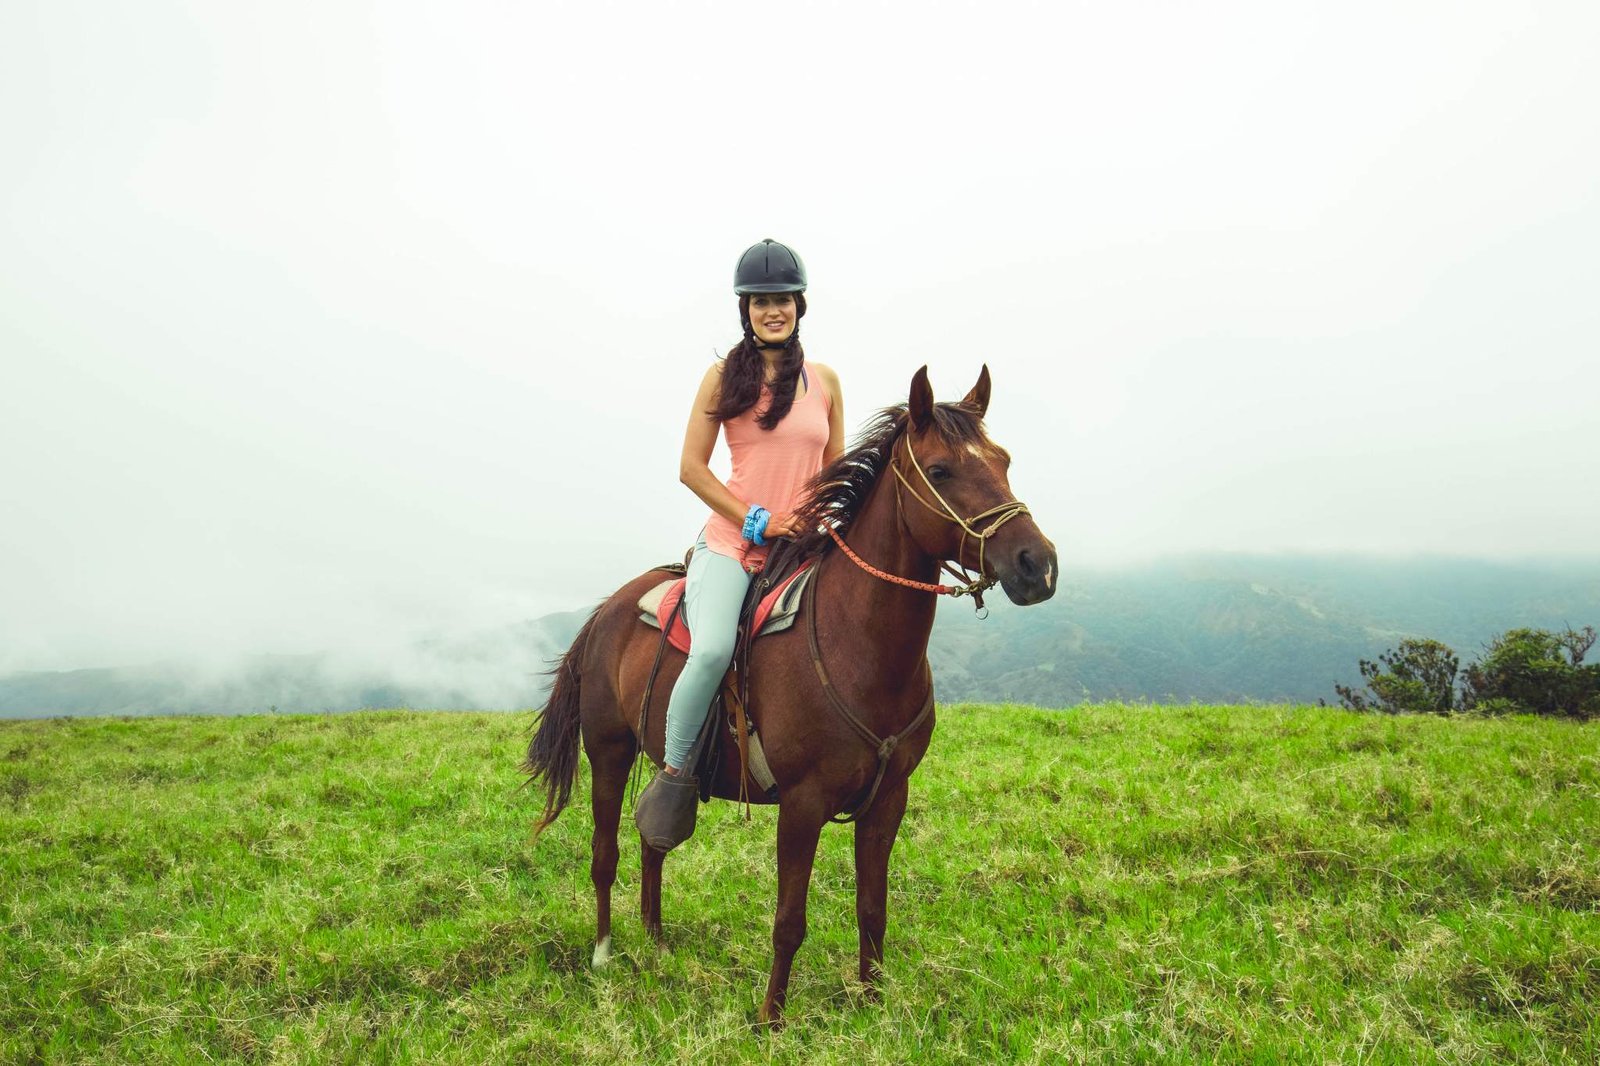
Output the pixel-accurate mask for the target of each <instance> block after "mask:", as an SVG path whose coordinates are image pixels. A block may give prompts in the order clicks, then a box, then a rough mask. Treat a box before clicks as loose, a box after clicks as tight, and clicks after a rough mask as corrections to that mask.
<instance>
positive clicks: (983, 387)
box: [961, 363, 989, 418]
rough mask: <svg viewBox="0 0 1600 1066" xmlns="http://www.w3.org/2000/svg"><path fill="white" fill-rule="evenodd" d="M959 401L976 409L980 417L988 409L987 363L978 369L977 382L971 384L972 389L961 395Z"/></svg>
mask: <svg viewBox="0 0 1600 1066" xmlns="http://www.w3.org/2000/svg"><path fill="white" fill-rule="evenodd" d="M961 402H962V403H964V404H966V405H967V406H968V407H976V408H977V409H978V417H979V418H982V417H983V416H984V415H985V414H986V413H988V410H989V364H988V363H984V364H983V369H982V370H980V371H978V383H977V384H976V385H974V386H972V391H971V392H969V393H967V394H966V396H964V397H962V399H961Z"/></svg>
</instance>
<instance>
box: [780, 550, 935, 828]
mask: <svg viewBox="0 0 1600 1066" xmlns="http://www.w3.org/2000/svg"><path fill="white" fill-rule="evenodd" d="M818 577H820V575H818ZM820 584H821V582H820V581H819V580H818V578H816V577H814V578H812V579H811V587H810V588H809V589H807V590H806V591H807V592H808V593H810V595H809V596H808V597H807V599H808V600H809V601H810V603H809V605H808V606H807V607H806V639H807V640H808V641H809V642H810V644H811V665H812V666H813V667H815V668H816V671H817V680H818V681H820V682H822V691H823V692H825V693H827V695H828V702H829V703H831V704H833V709H834V710H836V711H838V712H839V716H840V717H841V718H843V719H844V720H845V724H846V725H848V726H849V727H850V728H851V729H853V730H855V732H856V735H857V736H859V737H860V738H861V739H862V740H864V741H866V742H867V744H868V745H869V746H870V747H872V748H874V749H875V750H876V751H877V753H878V772H877V773H876V774H874V775H873V778H872V787H871V788H869V789H868V790H867V797H866V799H864V800H862V801H861V802H860V803H859V804H857V805H856V807H855V809H854V810H850V811H845V812H843V813H842V815H839V814H836V815H833V816H832V817H830V818H829V819H828V820H829V821H830V822H834V823H837V824H839V825H843V824H845V823H847V822H854V821H857V820H859V819H860V818H861V817H862V816H863V815H865V814H866V813H867V811H868V810H869V809H870V808H871V807H872V801H873V800H875V799H877V798H878V786H879V785H881V784H883V775H884V771H886V770H887V769H888V768H889V759H890V758H891V757H892V756H893V755H894V750H895V749H896V748H898V747H899V746H900V742H901V741H903V740H905V739H906V738H907V737H909V736H911V734H913V733H915V732H916V731H917V730H918V729H920V728H921V727H922V723H923V722H924V721H926V720H927V717H928V715H930V714H932V713H933V677H932V676H931V675H929V677H928V698H927V700H926V701H925V702H924V703H923V704H922V710H920V711H918V712H917V716H916V717H915V718H913V719H912V720H911V724H910V725H908V726H906V727H905V728H904V729H902V730H900V732H898V733H896V734H894V735H893V736H891V737H888V738H884V737H880V736H878V734H876V733H874V732H873V731H872V729H871V728H870V727H869V726H868V725H867V723H865V722H863V721H862V720H861V718H860V717H859V716H858V715H857V714H856V713H855V712H854V711H852V710H851V709H850V708H849V706H847V705H846V704H845V702H844V700H843V699H841V698H840V696H839V691H838V689H836V688H834V687H833V682H832V681H831V680H830V679H829V678H828V671H827V669H826V668H825V667H824V666H823V665H822V648H821V646H820V645H819V644H818V643H817V597H818V595H819V593H818V591H817V588H818V586H819V585H820ZM922 664H923V672H924V673H927V669H928V665H927V664H928V660H927V659H926V658H924V659H923V660H922Z"/></svg>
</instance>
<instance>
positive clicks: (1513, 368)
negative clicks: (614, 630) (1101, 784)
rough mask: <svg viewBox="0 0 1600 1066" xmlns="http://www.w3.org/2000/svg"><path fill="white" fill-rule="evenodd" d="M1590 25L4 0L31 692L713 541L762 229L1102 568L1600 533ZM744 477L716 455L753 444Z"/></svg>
mask: <svg viewBox="0 0 1600 1066" xmlns="http://www.w3.org/2000/svg"><path fill="white" fill-rule="evenodd" d="M1597 54H1600V5H1596V4H1594V3H1592V2H1578V3H1549V2H1545V3H1537V4H1528V3H1520V2H1518V3H1513V2H1507V3H1496V4H1481V3H1480V4H1472V3H1437V4H1404V3H1401V4H1396V3H1392V2H1390V3H1379V4H1352V3H1348V2H1341V3H1323V4H1317V5H1307V4H1294V3H1284V2H1281V0H1272V2H1265V3H1257V4H1236V5H1226V4H1186V5H1180V4H1141V3H1128V4H1094V5H1087V4H1085V5H1068V4H1050V5H1043V4H1040V5H1029V4H1014V3H1013V4H997V3H993V2H987V3H983V4H962V5H949V4H944V5H939V4H935V5H929V4H923V3H916V4H913V3H900V4H894V5H886V4H879V3H862V2H849V3H818V4H808V5H784V6H781V7H779V6H775V5H774V6H758V5H751V4H735V3H720V2H717V3H698V4H662V3H659V2H652V3H635V4H606V3H590V4H583V5H578V4H563V5H554V4H533V3H529V4H510V3H495V4H488V3H453V4H401V3H394V2H384V3H372V4H356V3H327V2H322V3H315V4H312V3H285V2H275V3H271V4H259V5H238V4H222V5H219V4H205V3H189V4H183V3H173V2H163V0H145V2H142V3H137V4H105V3H75V2H63V0H39V2H30V0H8V2H7V3H6V4H5V5H4V6H3V7H0V128H3V130H4V138H3V145H4V152H5V156H6V162H5V164H4V165H3V166H0V207H3V211H4V215H3V218H0V671H5V670H14V669H56V668H64V667H71V666H82V665H96V664H101V663H111V662H120V661H135V660H138V659H140V658H145V657H149V656H152V655H167V654H187V653H196V652H205V653H215V654H227V653H232V652H237V651H242V650H260V651H266V650H272V651H301V650H309V649H313V648H321V647H327V646H330V645H341V646H351V645H356V646H359V645H361V644H364V643H368V642H370V643H372V644H373V645H374V646H378V645H386V644H389V643H392V642H393V641H395V640H397V639H401V638H404V637H407V636H410V635H414V634H421V633H428V632H438V631H452V632H454V631H461V630H470V629H474V628H492V627H496V626H500V625H504V624H506V623H509V622H515V621H518V620H521V619H524V618H528V617H532V616H535V615H539V614H542V613H545V612H548V611H552V610H563V609H572V608H576V607H579V606H589V605H591V604H593V603H594V602H596V601H597V600H598V599H600V598H601V597H603V596H604V595H606V594H608V593H610V592H611V591H612V590H614V589H615V588H616V587H617V586H618V585H620V584H621V583H622V582H623V581H625V580H627V579H628V578H630V577H631V576H633V575H634V574H635V573H637V572H638V571H640V570H642V569H644V568H645V567H647V566H649V565H651V564H654V563H658V562H662V561H665V560H669V559H673V558H677V557H680V556H681V554H682V552H683V550H684V548H685V547H686V546H687V545H688V544H689V543H690V542H691V541H692V540H693V538H694V536H695V533H696V531H697V530H698V529H699V526H700V524H701V522H702V521H703V519H704V516H705V513H706V509H705V507H704V506H703V505H702V504H701V503H700V502H699V501H698V500H697V499H696V498H695V497H694V496H693V495H692V494H691V493H690V492H689V490H688V489H686V488H684V487H683V486H682V485H680V484H679V483H678V481H677V476H676V475H677V462H678V452H679V447H680V443H681V440H682V434H683V427H684V423H685V421H686V419H687V416H688V413H689V407H690V401H691V399H692V397H693V394H694V390H695V386H696V384H697V382H698V380H699V378H700V375H701V373H702V372H703V371H704V369H705V367H706V366H707V365H708V363H709V362H710V361H711V360H712V359H713V358H714V356H715V354H716V353H717V352H718V351H722V350H726V348H727V347H728V346H729V345H730V344H731V343H732V342H733V341H735V340H737V338H738V321H737V315H736V309H735V303H734V297H733V296H732V294H731V275H732V269H733V264H734V261H735V259H736V258H737V256H738V254H739V252H740V251H741V250H742V249H743V248H744V247H745V246H746V245H748V244H750V243H751V242H753V241H756V240H759V239H760V238H762V237H768V236H770V237H774V238H776V239H778V240H782V241H785V242H787V243H789V244H791V245H793V246H794V247H795V248H796V249H798V250H799V252H800V253H801V255H803V256H804V257H805V260H806V263H807V266H808V267H809V270H810V275H811V289H810V292H809V293H808V298H809V301H810V307H811V310H810V314H809V315H808V316H807V318H806V319H805V323H804V327H803V333H802V336H803V337H804V339H805V341H806V347H807V351H808V352H809V353H810V355H811V356H812V357H813V358H816V359H818V360H821V361H823V362H827V363H830V364H832V365H833V366H834V367H835V368H837V370H838V371H839V374H840V376H841V378H842V380H843V384H844V390H845V400H846V421H847V424H848V425H849V426H850V428H851V430H852V432H853V431H854V429H855V428H856V427H857V426H859V425H860V424H861V422H862V421H863V420H864V419H866V418H867V416H869V415H870V414H871V413H872V412H873V411H875V410H876V409H877V408H879V407H881V406H884V405H886V404H890V403H893V402H896V401H898V400H902V399H904V397H905V394H906V388H907V384H908V383H909V381H910V378H911V376H912V374H913V372H914V371H915V370H916V368H917V367H918V366H920V365H922V364H923V363H927V364H929V366H930V368H931V374H932V380H933V383H934V388H935V392H936V394H937V395H938V396H940V397H941V398H944V399H956V398H959V396H960V395H961V394H962V393H963V392H965V391H966V389H967V388H968V387H969V386H970V385H971V384H972V382H973V380H974V378H975V377H976V375H977V373H978V368H979V366H980V365H981V364H982V363H984V362H985V361H986V362H987V363H988V364H989V367H990V369H991V371H992V373H993V377H994V399H993V403H992V405H991V408H990V417H989V429H990V432H991V435H992V436H993V437H994V438H995V439H996V440H998V441H999V442H1000V443H1002V444H1004V445H1006V446H1007V447H1008V448H1009V449H1010V451H1011V452H1012V453H1013V455H1014V456H1015V464H1014V466H1013V469H1012V482H1013V486H1014V488H1015V489H1016V491H1017V493H1018V495H1019V496H1021V497H1022V498H1023V499H1024V500H1026V501H1027V502H1028V503H1029V504H1030V505H1031V506H1032V508H1033V511H1034V513H1035V515H1036V516H1037V518H1038V520H1039V523H1040V525H1041V527H1042V528H1043V529H1044V530H1045V532H1046V533H1047V535H1049V536H1051V537H1052V538H1053V539H1054V540H1055V542H1056V544H1057V546H1058V547H1059V549H1060V552H1061V559H1062V563H1063V566H1064V568H1065V569H1066V577H1067V579H1068V580H1070V575H1071V570H1072V568H1075V567H1076V568H1081V567H1087V566H1100V565H1105V564H1115V563H1122V562H1128V561H1137V560H1141V559H1148V558H1152V557H1157V556H1161V555H1165V554H1170V553H1177V552H1190V551H1210V550H1224V551H1286V550H1287V551H1308V552H1309V551H1328V550H1339V551H1359V552H1387V553H1393V552H1404V553H1412V552H1425V553H1446V554H1451V555H1467V556H1506V555H1518V556H1521V555H1533V554H1547V553H1593V552H1594V551H1595V550H1596V549H1595V538H1596V532H1597V530H1600V492H1597V491H1595V489H1594V487H1593V486H1594V485H1595V484H1596V483H1597V481H1600V479H1597V478H1596V472H1597V471H1596V468H1597V465H1600V463H1597V460H1596V457H1595V441H1596V437H1595V432H1594V431H1595V429H1596V426H1597V423H1600V398H1597V391H1596V387H1595V386H1596V380H1595V373H1594V367H1595V365H1596V361H1597V356H1600V300H1597V294H1600V192H1597V190H1600V121H1597V118H1596V115H1597V111H1596V101H1600V61H1597V58H1596V57H1597ZM718 455H719V458H718V460H717V464H718V465H717V466H716V469H718V470H719V472H722V473H725V472H726V465H725V459H724V458H722V456H723V453H722V451H721V449H720V448H719V452H718Z"/></svg>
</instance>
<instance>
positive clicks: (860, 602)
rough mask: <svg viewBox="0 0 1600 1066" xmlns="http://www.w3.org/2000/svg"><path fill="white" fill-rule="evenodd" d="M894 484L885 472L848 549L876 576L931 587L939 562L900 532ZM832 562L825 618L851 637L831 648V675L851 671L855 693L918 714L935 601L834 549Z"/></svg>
mask: <svg viewBox="0 0 1600 1066" xmlns="http://www.w3.org/2000/svg"><path fill="white" fill-rule="evenodd" d="M893 481H894V475H893V474H892V473H890V472H887V471H886V472H885V473H884V474H883V475H882V476H881V477H879V479H878V483H877V484H876V485H874V486H873V488H872V490H871V491H870V492H869V493H868V495H867V498H866V500H864V501H863V502H862V505H861V512H860V513H859V514H858V515H857V516H856V518H855V520H854V521H853V522H851V524H850V529H849V531H848V532H847V533H846V535H845V543H847V544H849V545H850V549H851V550H852V551H854V552H855V553H856V554H857V555H859V556H860V557H861V559H862V560H863V561H864V562H867V563H869V564H871V565H872V566H875V567H877V568H878V569H879V570H883V571H886V572H888V573H891V574H897V575H899V576H901V577H907V578H911V579H912V580H914V581H924V582H932V581H933V580H934V579H935V578H937V576H938V573H939V562H938V560H936V559H934V558H932V557H931V556H929V555H927V554H926V553H925V552H923V551H922V550H921V549H920V548H918V547H917V546H916V544H915V543H914V542H912V540H911V538H910V536H909V535H908V534H907V533H906V532H905V531H904V529H903V528H902V526H901V522H900V518H899V515H898V513H897V511H896V501H895V491H894V486H893V484H892V483H893ZM830 556H831V561H830V562H829V563H828V569H827V574H826V580H825V581H819V583H818V584H819V586H820V588H821V597H822V598H821V599H820V600H819V604H820V607H821V610H822V612H823V615H824V616H825V617H829V618H833V619H837V620H838V622H837V626H838V627H839V628H835V630H834V631H835V632H840V631H843V632H848V633H849V639H848V641H847V642H840V643H839V644H836V645H833V647H835V648H838V649H839V650H838V651H837V652H835V653H834V655H832V656H829V657H828V669H829V672H830V673H833V672H836V671H839V670H844V671H848V674H847V677H850V679H851V680H853V681H854V682H855V684H854V686H853V687H855V688H857V689H858V690H861V691H865V692H869V693H870V692H872V690H878V691H877V694H878V695H879V696H880V697H881V696H882V695H883V693H885V692H890V693H894V694H895V695H898V696H901V697H902V698H903V700H904V701H905V702H908V703H914V704H915V705H916V706H917V708H920V706H921V702H922V700H923V698H924V697H925V696H926V695H927V690H926V689H925V688H924V687H923V682H922V676H923V666H922V663H923V661H924V660H925V659H926V658H927V654H928V636H929V634H930V633H932V632H933V616H934V608H935V606H936V604H935V601H936V600H937V599H938V597H937V596H936V595H935V594H933V593H931V592H924V591H922V590H920V589H908V588H906V587H904V586H903V585H897V584H894V583H892V582H889V581H885V580H883V579H882V578H880V577H874V576H873V575H871V574H869V573H867V572H866V571H865V570H863V569H861V567H859V566H857V565H856V564H855V563H853V562H851V561H850V559H848V558H847V557H846V556H845V554H844V553H843V552H841V551H839V550H838V549H837V548H836V549H834V551H833V552H832V553H830ZM830 628H833V627H830ZM846 649H848V650H846ZM822 650H823V654H824V655H827V653H828V652H829V651H830V650H831V649H830V648H829V647H827V646H824V647H823V649H822ZM846 657H848V659H849V660H850V664H849V665H846V663H844V662H840V663H839V664H838V666H835V660H837V659H844V658H846ZM852 666H859V667H862V668H858V669H851V667H852ZM865 709H866V708H865V707H863V710H865Z"/></svg>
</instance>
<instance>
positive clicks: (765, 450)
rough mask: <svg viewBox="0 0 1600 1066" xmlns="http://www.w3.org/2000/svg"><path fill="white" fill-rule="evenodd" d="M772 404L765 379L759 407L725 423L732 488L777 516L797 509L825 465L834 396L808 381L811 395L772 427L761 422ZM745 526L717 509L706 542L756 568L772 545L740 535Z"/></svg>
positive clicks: (806, 394)
mask: <svg viewBox="0 0 1600 1066" xmlns="http://www.w3.org/2000/svg"><path fill="white" fill-rule="evenodd" d="M801 372H802V374H804V376H805V377H806V378H809V377H810V376H811V375H809V374H805V373H804V369H803V368H802V371H801ZM771 403H772V390H771V389H770V388H769V387H768V386H767V384H766V383H765V382H763V383H762V385H761V395H760V396H759V397H758V398H757V400H756V403H755V406H754V407H752V408H750V410H748V411H746V412H745V413H744V414H742V415H739V416H738V417H736V418H730V419H728V420H727V421H726V422H724V423H722V433H723V436H724V438H725V439H726V440H727V442H728V452H729V454H731V455H732V457H733V474H732V476H731V477H729V478H728V491H729V492H731V493H733V494H734V495H735V496H737V497H738V498H739V499H741V500H743V501H744V502H745V503H746V504H747V505H748V504H752V503H758V504H760V505H761V506H763V507H765V508H766V509H767V510H769V511H771V512H772V513H773V514H775V515H776V514H782V513H783V512H785V511H792V510H794V508H795V505H796V504H798V503H799V502H800V496H801V490H802V489H803V488H804V487H805V484H806V482H808V481H810V480H811V479H812V478H813V477H815V476H816V474H817V471H819V470H821V469H822V453H823V452H824V451H826V450H827V447H828V417H829V415H830V414H832V411H833V400H832V398H831V397H830V396H828V390H827V389H826V388H824V387H823V385H822V382H820V381H818V382H817V383H816V384H815V385H811V384H810V383H809V382H807V387H806V391H805V395H804V396H800V397H797V398H796V399H795V401H794V406H793V407H791V408H789V413H788V414H787V415H784V417H783V421H782V422H779V423H778V424H777V425H776V426H774V427H773V428H772V430H771V431H770V432H769V431H767V430H764V429H762V428H761V427H760V426H758V425H756V420H757V419H758V418H760V417H761V415H762V413H763V412H765V411H766V410H767V407H768V406H769V405H770V404H771ZM742 525H743V521H742V518H741V521H739V522H734V521H731V520H729V519H727V518H724V517H723V516H722V515H720V514H717V513H716V512H715V511H713V512H712V513H711V518H710V520H709V521H707V522H706V547H707V548H710V549H711V550H712V551H714V552H716V553H717V554H718V555H726V556H728V557H729V558H731V559H737V560H739V562H740V563H741V564H743V566H744V568H745V569H746V570H747V571H749V572H751V573H754V572H755V571H757V570H759V569H760V568H761V564H762V563H764V562H765V561H766V558H767V552H768V551H769V550H771V546H770V543H769V544H765V545H762V546H761V547H759V548H758V547H756V546H755V545H753V544H750V543H748V542H747V541H745V539H744V538H743V537H742V536H740V533H741V532H742V529H741V527H742Z"/></svg>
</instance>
